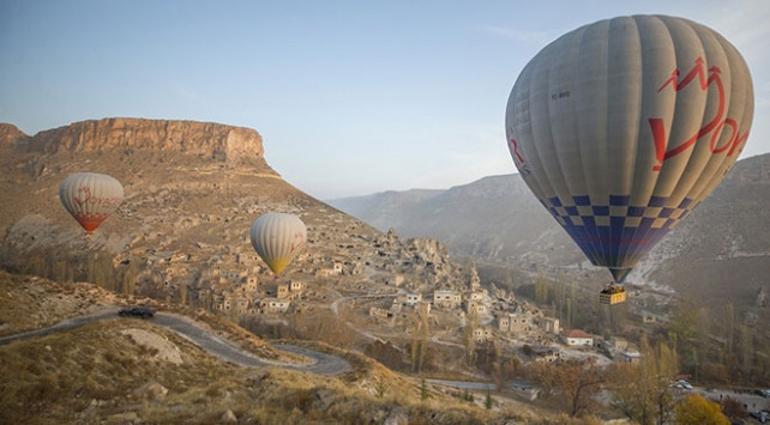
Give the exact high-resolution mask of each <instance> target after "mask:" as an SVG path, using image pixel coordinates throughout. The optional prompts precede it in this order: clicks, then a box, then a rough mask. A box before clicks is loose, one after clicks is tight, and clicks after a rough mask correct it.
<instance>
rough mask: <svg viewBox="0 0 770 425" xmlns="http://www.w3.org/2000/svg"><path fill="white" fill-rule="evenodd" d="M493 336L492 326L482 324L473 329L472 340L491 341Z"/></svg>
mask: <svg viewBox="0 0 770 425" xmlns="http://www.w3.org/2000/svg"><path fill="white" fill-rule="evenodd" d="M494 338H495V334H494V332H493V331H492V328H489V327H486V326H484V327H478V328H476V329H474V330H473V340H474V341H476V342H487V341H492V340H493V339H494Z"/></svg>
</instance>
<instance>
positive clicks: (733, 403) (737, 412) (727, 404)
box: [722, 397, 746, 420]
mask: <svg viewBox="0 0 770 425" xmlns="http://www.w3.org/2000/svg"><path fill="white" fill-rule="evenodd" d="M722 412H723V413H724V414H725V416H727V417H728V418H730V419H736V420H739V419H741V418H745V417H746V409H744V408H743V404H741V402H739V401H737V400H735V399H734V398H730V397H725V399H724V400H722Z"/></svg>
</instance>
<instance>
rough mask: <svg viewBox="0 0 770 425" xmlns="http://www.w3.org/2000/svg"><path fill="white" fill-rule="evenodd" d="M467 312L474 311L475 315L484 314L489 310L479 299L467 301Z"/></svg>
mask: <svg viewBox="0 0 770 425" xmlns="http://www.w3.org/2000/svg"><path fill="white" fill-rule="evenodd" d="M467 310H468V313H469V314H470V313H471V312H474V313H476V314H477V315H485V314H487V313H488V312H489V310H488V308H487V305H486V304H484V303H482V302H481V301H471V302H469V303H468V308H467Z"/></svg>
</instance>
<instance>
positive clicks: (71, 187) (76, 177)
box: [59, 173, 123, 235]
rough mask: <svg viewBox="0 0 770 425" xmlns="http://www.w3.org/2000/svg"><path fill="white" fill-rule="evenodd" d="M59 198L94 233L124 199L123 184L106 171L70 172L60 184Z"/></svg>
mask: <svg viewBox="0 0 770 425" xmlns="http://www.w3.org/2000/svg"><path fill="white" fill-rule="evenodd" d="M59 199H60V200H61V203H62V205H64V208H66V209H67V211H69V213H70V214H71V215H72V217H74V218H75V220H77V222H78V223H80V225H81V226H83V229H85V230H86V232H88V234H89V235H90V234H92V233H93V232H94V230H96V229H97V228H98V227H99V225H101V224H102V222H103V221H104V220H105V219H107V217H109V215H110V214H112V212H113V211H115V209H116V208H117V207H118V206H119V205H120V203H121V202H122V201H123V186H122V185H121V184H120V182H119V181H117V180H116V179H115V178H114V177H111V176H108V175H106V174H97V173H75V174H70V175H69V176H67V178H66V179H64V181H63V182H62V183H61V185H60V186H59Z"/></svg>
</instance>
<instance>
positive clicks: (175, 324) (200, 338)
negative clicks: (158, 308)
mask: <svg viewBox="0 0 770 425" xmlns="http://www.w3.org/2000/svg"><path fill="white" fill-rule="evenodd" d="M118 310H119V309H118V308H109V309H106V310H103V311H100V312H98V313H94V314H90V315H86V316H80V317H76V318H73V319H68V320H64V321H62V322H59V323H57V324H55V325H52V326H49V327H46V328H41V329H36V330H34V331H28V332H21V333H18V334H14V335H8V336H4V337H0V345H4V344H9V343H11V342H14V341H21V340H25V339H30V338H36V337H41V336H45V335H50V334H53V333H57V332H64V331H68V330H71V329H75V328H78V327H80V326H83V325H86V324H88V323H92V322H96V321H99V320H115V319H117V318H118V315H117V312H118ZM123 320H131V319H123ZM149 320H150V321H152V322H153V323H154V324H156V325H160V326H163V327H166V328H169V329H171V330H173V331H174V332H176V333H177V334H179V335H180V336H182V337H183V338H186V339H187V340H189V341H191V342H193V343H194V344H196V345H198V346H199V347H201V348H203V349H204V350H206V351H207V352H208V353H209V354H211V355H214V356H216V357H218V358H220V359H222V360H224V361H227V362H231V363H234V364H237V365H240V366H244V367H265V366H275V367H281V368H285V369H294V370H300V371H305V372H311V373H315V374H319V375H329V376H333V375H339V374H341V373H345V372H348V371H350V370H352V367H351V366H350V363H348V361H347V360H345V359H343V358H340V357H337V356H334V355H331V354H326V353H322V352H320V351H315V350H311V349H309V348H305V347H299V346H296V345H290V344H275V345H274V347H275V348H277V349H279V350H283V351H286V352H290V353H294V354H298V355H301V356H305V357H307V358H308V359H310V362H308V363H304V364H292V363H287V362H281V361H277V360H272V359H264V358H261V357H258V356H256V355H254V354H252V353H249V352H247V351H245V350H242V349H240V348H239V347H237V346H236V345H235V344H233V343H232V342H230V341H227V340H225V339H222V338H220V337H218V336H216V335H214V334H212V333H211V332H210V331H209V330H207V329H205V328H204V327H202V326H201V325H200V324H198V323H197V322H195V321H194V320H192V319H190V318H188V317H186V316H181V315H177V314H171V313H157V314H156V315H155V317H154V318H153V319H149Z"/></svg>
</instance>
